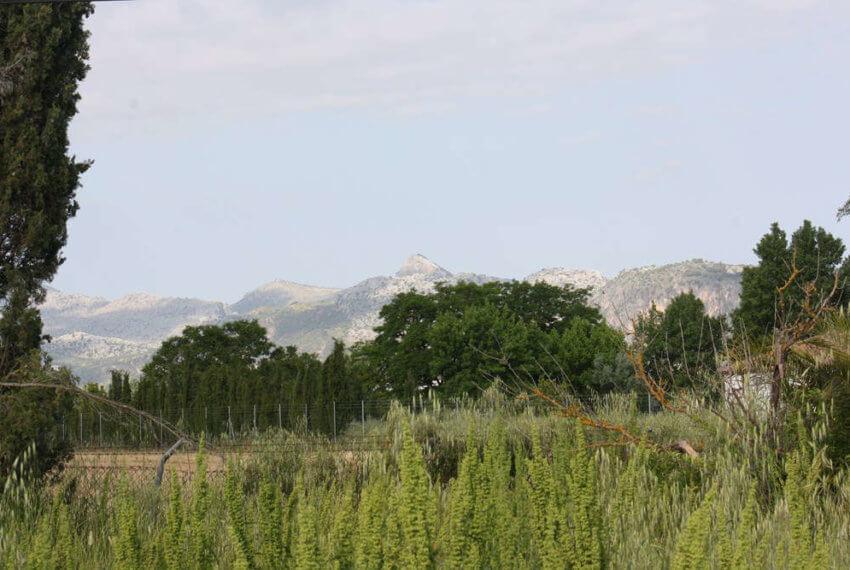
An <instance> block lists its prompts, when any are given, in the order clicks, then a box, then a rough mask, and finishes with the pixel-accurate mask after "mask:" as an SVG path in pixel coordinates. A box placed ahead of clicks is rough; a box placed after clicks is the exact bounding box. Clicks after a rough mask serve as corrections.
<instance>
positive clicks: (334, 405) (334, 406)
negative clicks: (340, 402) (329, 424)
mask: <svg viewBox="0 0 850 570" xmlns="http://www.w3.org/2000/svg"><path fill="white" fill-rule="evenodd" d="M333 409H334V441H336V400H334V401H333Z"/></svg>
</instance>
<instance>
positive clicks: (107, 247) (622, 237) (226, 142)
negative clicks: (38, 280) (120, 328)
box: [54, 0, 850, 301]
mask: <svg viewBox="0 0 850 570" xmlns="http://www.w3.org/2000/svg"><path fill="white" fill-rule="evenodd" d="M91 29H92V32H93V38H92V60H91V65H92V71H91V74H90V77H89V79H88V80H87V82H86V83H85V85H84V86H83V89H82V93H83V97H84V99H83V102H82V103H81V106H80V115H79V116H78V118H77V119H76V121H75V123H74V125H73V130H72V137H73V150H74V152H75V153H76V154H77V155H78V156H79V157H83V158H93V159H94V160H95V165H94V167H93V168H92V169H91V171H90V172H89V173H88V174H87V175H86V176H85V179H84V188H83V189H82V190H81V192H80V194H79V201H80V205H81V209H80V212H79V214H78V216H77V218H76V219H75V220H74V221H73V222H72V224H71V227H70V239H69V244H68V247H67V250H66V255H67V257H68V261H67V262H66V264H65V265H64V266H63V267H62V268H61V269H60V272H59V274H58V276H57V278H56V280H55V283H54V284H55V286H57V287H59V288H61V289H63V290H67V291H72V292H84V293H89V294H97V295H103V296H107V297H115V296H118V295H121V294H124V293H128V292H132V291H149V292H153V293H157V294H164V295H181V296H195V297H203V298H209V299H218V300H223V301H235V300H236V299H238V298H239V297H240V296H241V294H242V293H244V292H245V291H247V290H249V289H251V288H253V287H255V286H256V285H258V284H260V283H263V282H265V281H269V280H271V279H274V278H285V279H290V280H294V281H301V282H306V283H313V284H319V285H332V286H347V285H351V284H353V283H354V282H356V281H358V280H360V279H362V278H364V277H367V276H371V275H375V274H388V273H392V272H393V271H395V269H396V267H397V266H398V265H400V264H401V262H402V260H403V259H404V258H405V257H406V256H407V255H409V254H411V253H415V252H421V253H423V254H425V255H427V256H428V257H430V258H431V259H433V260H434V261H436V262H438V263H440V264H441V265H443V266H445V267H446V268H447V269H449V270H454V271H475V272H481V273H487V274H491V275H499V276H505V277H521V276H523V275H525V274H528V273H531V272H533V271H535V270H537V269H540V268H541V267H544V266H567V267H580V268H594V269H599V270H601V271H603V272H604V273H606V274H608V275H613V274H615V273H616V272H617V271H619V270H620V269H622V268H625V267H633V266H638V265H646V264H651V263H654V264H661V263H667V262H671V261H679V260H683V259H689V258H693V257H702V258H706V259H713V260H720V261H727V262H749V261H751V260H752V259H753V256H752V253H751V249H752V247H753V245H754V243H755V241H757V239H758V238H759V236H760V235H761V234H763V233H764V232H765V231H766V229H767V227H768V226H769V224H770V223H771V222H772V221H774V220H778V221H779V222H780V223H781V224H782V225H783V226H784V227H786V229H789V230H790V229H793V228H794V227H796V226H797V225H799V223H800V222H801V220H802V219H804V218H810V219H812V220H813V221H815V222H816V223H818V224H820V225H823V226H825V227H827V228H828V229H830V230H831V231H834V232H835V233H837V234H838V235H839V236H841V237H842V238H845V239H848V238H850V221H848V222H845V223H844V224H836V223H835V221H834V213H835V210H836V208H837V207H838V206H839V205H840V204H841V203H843V201H844V200H845V199H846V198H847V196H848V195H850V160H848V149H850V144H848V143H850V108H849V107H848V106H849V105H850V103H848V102H850V74H848V69H850V3H844V2H842V3H838V2H818V1H816V0H812V1H807V0H785V1H783V0H772V1H767V0H763V1H756V0H750V1H744V0H742V1H736V2H722V1H715V2H699V1H692V2H681V1H680V0H676V1H673V0H669V1H668V0H644V1H642V2H598V1H594V2H589V1H588V2H585V1H569V0H534V1H531V2H513V1H511V2H508V1H502V0H475V1H468V2H443V1H437V0H431V1H428V0H418V1H417V0H349V1H338V0H321V1H315V2H303V1H299V2H283V1H278V0H244V1H240V2H232V1H229V0H181V1H180V2H174V1H173V0H137V1H136V2H133V3H116V4H100V5H98V7H97V13H96V15H95V16H94V17H93V19H92V21H91Z"/></svg>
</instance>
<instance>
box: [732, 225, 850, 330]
mask: <svg viewBox="0 0 850 570" xmlns="http://www.w3.org/2000/svg"><path fill="white" fill-rule="evenodd" d="M753 251H754V252H755V254H756V256H757V257H758V259H759V262H758V264H757V265H755V266H752V267H746V268H744V271H743V274H742V276H741V301H740V306H739V307H738V309H737V310H736V311H735V312H734V314H733V321H734V324H735V328H736V329H743V330H742V331H741V332H742V333H743V334H745V335H746V336H750V337H755V338H758V337H759V336H762V335H767V334H770V333H771V332H772V331H773V328H774V326H775V325H776V324H777V323H776V318H777V315H779V314H780V313H784V314H783V315H780V317H781V318H784V319H785V320H791V319H793V318H794V317H795V316H796V315H797V314H799V313H800V311H801V310H802V302H803V299H804V298H805V295H806V293H805V288H806V287H807V286H808V285H807V284H812V285H813V288H814V291H813V292H814V297H815V300H816V301H817V300H820V299H822V298H824V297H825V296H826V295H827V294H828V293H829V291H830V290H831V289H832V287H833V275H834V274H835V273H836V272H840V273H841V280H842V282H841V291H840V292H841V294H839V295H837V296H836V297H835V299H834V300H833V303H834V304H836V305H837V304H839V303H841V302H842V301H843V302H846V301H847V300H848V296H847V295H846V293H845V291H844V289H845V288H846V278H847V276H848V271H850V266H848V265H847V264H846V263H845V264H843V265H842V260H843V256H844V244H843V243H842V241H841V239H839V238H836V237H834V236H833V235H831V234H830V233H828V232H827V231H826V230H824V229H823V228H821V227H815V226H813V225H812V223H811V222H810V221H808V220H806V221H804V222H803V225H802V226H800V227H799V228H798V229H797V230H796V231H795V232H794V233H793V234H792V236H791V240H790V242H789V240H788V238H787V235H786V233H785V232H784V231H783V230H782V229H781V228H780V227H779V224H777V223H774V224H773V225H771V227H770V231H769V232H768V233H767V234H765V235H764V236H763V237H762V239H761V241H759V243H758V244H757V245H756V247H755V249H754V250H753ZM795 268H796V269H798V270H799V272H800V273H799V275H798V277H797V278H796V280H795V281H794V282H793V283H792V284H791V285H790V287H789V288H787V289H783V286H784V285H785V284H786V282H788V281H789V278H790V277H791V276H792V274H793V272H794V269H795ZM781 289H783V292H782V294H781V296H780V293H779V291H780V290H781ZM780 304H782V307H780ZM780 309H781V310H780Z"/></svg>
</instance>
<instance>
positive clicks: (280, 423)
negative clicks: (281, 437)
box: [277, 402, 283, 429]
mask: <svg viewBox="0 0 850 570" xmlns="http://www.w3.org/2000/svg"><path fill="white" fill-rule="evenodd" d="M277 429H283V414H282V413H281V405H280V402H278V403H277Z"/></svg>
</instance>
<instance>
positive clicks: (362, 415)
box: [360, 400, 366, 436]
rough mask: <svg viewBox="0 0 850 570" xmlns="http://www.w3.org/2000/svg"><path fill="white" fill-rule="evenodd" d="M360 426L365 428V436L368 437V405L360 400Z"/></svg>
mask: <svg viewBox="0 0 850 570" xmlns="http://www.w3.org/2000/svg"><path fill="white" fill-rule="evenodd" d="M360 426H361V427H362V428H363V435H364V436H365V435H366V403H365V402H364V401H363V400H360Z"/></svg>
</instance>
